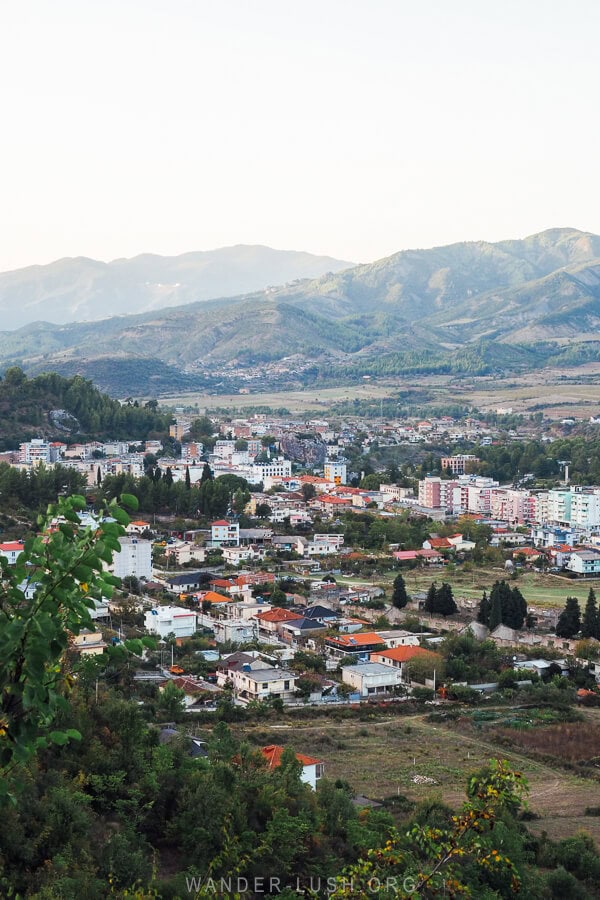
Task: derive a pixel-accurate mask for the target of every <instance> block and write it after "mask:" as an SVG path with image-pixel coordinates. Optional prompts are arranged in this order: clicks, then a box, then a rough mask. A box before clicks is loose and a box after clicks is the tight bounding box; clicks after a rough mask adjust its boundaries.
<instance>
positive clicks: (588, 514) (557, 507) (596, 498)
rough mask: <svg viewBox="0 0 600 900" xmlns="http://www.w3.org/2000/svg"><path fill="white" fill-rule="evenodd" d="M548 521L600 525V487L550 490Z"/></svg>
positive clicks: (582, 525) (580, 525)
mask: <svg viewBox="0 0 600 900" xmlns="http://www.w3.org/2000/svg"><path fill="white" fill-rule="evenodd" d="M547 516H548V521H549V522H556V524H558V525H571V526H574V527H578V528H597V527H599V526H600V489H598V488H584V487H572V488H569V489H568V490H567V489H565V490H554V491H548V512H547Z"/></svg>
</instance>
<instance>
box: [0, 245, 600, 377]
mask: <svg viewBox="0 0 600 900" xmlns="http://www.w3.org/2000/svg"><path fill="white" fill-rule="evenodd" d="M145 259H147V257H138V258H137V260H135V261H131V262H132V263H134V262H135V264H136V266H137V273H138V282H139V279H140V277H141V275H140V273H142V272H143V260H145ZM151 259H154V258H151ZM178 259H182V258H181V257H180V258H178ZM153 265H156V266H158V263H156V264H154V263H153ZM340 265H343V264H340ZM331 268H332V265H331V264H330V265H329V269H331ZM153 271H154V272H155V273H156V272H157V269H156V268H155V269H154V270H153ZM144 277H145V276H144ZM157 277H158V275H157V274H155V275H153V276H152V278H157ZM161 277H162V276H161ZM152 278H150V277H148V278H147V280H148V281H151V280H152ZM0 283H1V282H0ZM104 289H105V290H108V287H107V286H106V284H105V288H104ZM64 290H66V288H65V289H64ZM122 290H124V291H125V288H122ZM71 295H72V296H73V298H74V299H76V297H77V296H78V293H77V287H76V286H75V285H74V286H73V288H72V292H71ZM4 296H7V294H6V293H4ZM120 296H122V297H124V296H125V295H124V294H122V295H120ZM136 296H137V295H136ZM155 299H156V298H155ZM128 302H129V301H128ZM108 305H109V304H108V303H107V307H108ZM105 309H106V307H105ZM597 340H600V237H599V236H597V235H593V234H589V233H586V232H581V231H577V230H575V229H570V228H557V229H551V230H549V231H545V232H542V233H540V234H537V235H532V236H531V237H528V238H525V239H524V240H514V241H501V242H499V243H494V244H492V243H486V242H469V243H460V244H453V245H450V246H446V247H436V248H433V249H430V250H406V251H402V252H400V253H396V254H394V255H393V256H390V257H388V258H386V259H383V260H379V261H378V262H375V263H372V264H368V265H360V266H354V267H352V268H346V269H344V270H343V271H338V272H337V273H332V272H330V273H329V274H323V275H321V276H320V277H318V278H315V279H312V280H304V281H301V282H297V283H294V284H289V283H288V284H287V285H284V286H283V287H279V288H277V289H274V290H269V291H265V290H260V291H256V292H254V293H252V294H246V295H244V296H237V297H231V298H227V299H220V300H204V301H201V302H196V303H188V304H187V305H184V306H178V307H173V308H170V309H166V310H158V311H156V312H146V313H143V314H141V315H136V316H125V317H119V318H113V319H108V320H104V321H100V322H91V323H83V324H81V323H80V324H70V325H64V326H62V327H56V326H52V325H48V324H44V323H38V324H36V325H33V326H31V325H30V326H28V327H26V328H22V329H20V330H19V331H15V332H11V333H3V334H2V335H0V348H1V349H0V360H1V361H2V362H3V363H4V364H7V363H8V362H17V363H19V364H22V365H23V366H24V368H26V369H29V370H31V371H41V370H43V369H58V370H59V371H61V372H63V373H73V372H77V371H79V372H81V373H82V374H86V375H87V376H88V377H92V378H95V379H96V380H98V381H99V383H100V384H102V385H103V386H106V387H108V388H109V389H112V390H113V391H117V390H119V385H121V388H122V390H121V392H122V391H123V390H124V391H125V392H126V391H127V390H133V389H134V388H133V387H132V369H131V363H132V360H136V361H137V363H136V365H137V367H138V371H141V369H140V363H141V361H142V360H144V363H145V364H144V366H143V367H142V368H143V370H144V371H145V372H150V371H154V375H153V376H148V377H154V378H155V379H158V381H159V382H160V379H161V377H162V376H160V374H157V373H159V372H160V371H164V375H165V378H166V380H167V381H168V380H169V379H170V378H172V377H173V375H174V373H180V374H181V375H182V376H185V377H186V378H189V377H191V376H197V375H199V374H202V373H204V374H206V373H207V372H208V371H209V370H215V369H217V370H218V369H219V368H220V367H221V368H222V367H230V368H232V369H233V370H235V371H236V372H239V371H243V370H244V369H248V368H249V367H252V366H254V367H257V366H259V367H260V366H263V367H267V368H268V366H269V365H275V364H276V363H278V362H279V361H281V360H288V362H286V365H287V366H288V368H289V367H290V365H292V368H293V364H290V363H289V359H290V358H292V360H296V361H297V363H298V365H299V366H301V365H304V366H306V365H307V363H310V362H314V364H315V365H316V367H317V369H319V367H320V368H321V369H322V370H323V371H325V370H327V371H329V372H330V373H331V371H332V370H336V368H337V370H339V372H340V373H342V372H343V373H345V374H346V375H349V374H354V375H356V376H359V375H360V373H362V372H371V371H373V372H375V373H378V372H382V373H385V372H387V373H396V374H398V373H401V372H402V371H404V370H405V369H407V367H408V368H409V367H410V366H414V365H415V364H418V365H419V366H421V369H420V370H424V369H423V365H430V366H444V365H450V366H458V370H460V366H461V365H462V366H464V365H465V360H471V363H469V364H470V365H474V366H478V365H480V366H481V365H482V366H484V367H485V366H492V367H493V366H495V365H503V366H507V365H508V366H510V365H513V364H516V363H518V362H519V361H520V363H521V364H528V365H533V364H535V362H536V361H537V363H538V364H539V362H540V360H543V359H545V358H547V357H548V354H549V353H550V354H552V353H554V354H556V353H559V354H560V353H561V352H563V353H564V352H565V351H564V350H563V348H562V345H563V344H565V343H569V342H580V343H581V342H585V346H586V347H587V348H589V345H590V344H589V342H590V341H597ZM540 342H544V343H543V345H542V344H540ZM548 342H551V343H550V344H548ZM548 346H550V350H549V349H548ZM581 346H584V344H583V343H581ZM596 347H597V348H598V349H600V344H598V345H596ZM482 348H483V349H482ZM540 348H541V349H540ZM586 352H589V350H586ZM594 352H596V350H595V349H594ZM407 354H408V356H407ZM421 359H423V360H425V362H424V363H422V362H420V360H421ZM474 359H477V360H480V361H482V362H477V361H476V362H473V360H474ZM150 363H151V364H152V365H153V366H154V370H152V366H150V365H149V364H150ZM161 367H163V368H162V370H161ZM164 367H167V369H168V371H167V369H165V368H164ZM107 372H109V373H110V378H109V381H108V382H107V381H106V380H105V379H106V377H107V374H106V373H107ZM102 373H104V374H102ZM111 379H112V380H111ZM133 380H134V381H135V379H133ZM121 382H122V384H121ZM155 386H156V388H157V389H160V385H155ZM135 389H136V390H139V385H138V384H137V382H136V384H135Z"/></svg>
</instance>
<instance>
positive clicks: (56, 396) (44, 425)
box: [0, 368, 172, 449]
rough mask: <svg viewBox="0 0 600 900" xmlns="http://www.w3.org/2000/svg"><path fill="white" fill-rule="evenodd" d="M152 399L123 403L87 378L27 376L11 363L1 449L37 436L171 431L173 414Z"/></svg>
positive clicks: (0, 421)
mask: <svg viewBox="0 0 600 900" xmlns="http://www.w3.org/2000/svg"><path fill="white" fill-rule="evenodd" d="M154 405H155V404H153V403H151V404H149V405H147V406H139V405H137V404H135V403H131V402H128V403H123V404H121V403H119V401H118V400H112V399H111V398H110V397H107V396H106V394H102V393H100V391H98V390H97V388H95V387H94V386H93V384H91V382H89V381H86V380H85V379H83V378H80V377H78V376H75V377H73V378H62V377H61V376H60V375H56V374H48V375H38V376H37V377H35V378H31V379H29V378H27V377H26V376H25V375H24V374H23V372H22V371H21V370H20V369H18V368H10V369H8V370H7V371H6V373H5V374H4V377H3V378H2V379H1V380H0V449H13V448H15V447H16V446H17V445H18V444H19V442H21V441H26V440H30V439H31V438H34V437H36V438H37V437H44V438H46V439H48V440H60V441H65V442H66V443H68V442H70V441H73V440H78V439H82V438H98V439H101V438H113V439H115V440H119V439H120V440H136V441H142V440H145V439H146V438H147V437H148V436H149V435H150V434H151V433H155V432H156V433H160V434H165V433H167V434H168V430H169V423H170V422H171V421H172V419H171V418H170V416H168V415H164V414H160V413H158V412H157V411H156V409H155V408H154Z"/></svg>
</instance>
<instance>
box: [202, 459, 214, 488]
mask: <svg viewBox="0 0 600 900" xmlns="http://www.w3.org/2000/svg"><path fill="white" fill-rule="evenodd" d="M212 480H213V473H212V469H211V467H210V466H209V464H208V463H204V468H203V469H202V476H201V478H200V485H201V486H202V485H203V484H204V482H205V481H212Z"/></svg>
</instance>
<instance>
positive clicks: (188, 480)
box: [185, 466, 192, 491]
mask: <svg viewBox="0 0 600 900" xmlns="http://www.w3.org/2000/svg"><path fill="white" fill-rule="evenodd" d="M191 487H192V479H191V477H190V467H189V466H186V467H185V489H186V491H189V490H191Z"/></svg>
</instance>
